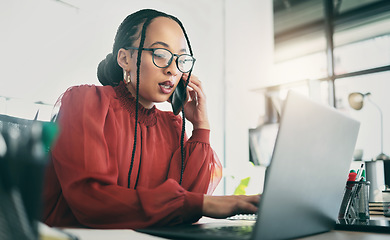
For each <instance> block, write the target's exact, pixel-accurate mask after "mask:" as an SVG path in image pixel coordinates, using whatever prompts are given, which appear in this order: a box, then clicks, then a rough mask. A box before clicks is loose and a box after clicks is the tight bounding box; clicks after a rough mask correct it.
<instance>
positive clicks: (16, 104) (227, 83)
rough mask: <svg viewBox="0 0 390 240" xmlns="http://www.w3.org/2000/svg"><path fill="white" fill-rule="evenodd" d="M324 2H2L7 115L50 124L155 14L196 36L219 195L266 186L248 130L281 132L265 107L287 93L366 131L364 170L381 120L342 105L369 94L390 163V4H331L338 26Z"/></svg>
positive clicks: (1, 106) (352, 0)
mask: <svg viewBox="0 0 390 240" xmlns="http://www.w3.org/2000/svg"><path fill="white" fill-rule="evenodd" d="M327 2H331V1H324V0H274V1H271V0H240V1H236V0H213V1H209V0H196V1H189V0H188V1H183V0H164V1H162V0H132V1H128V0H115V1H105V0H2V1H1V2H0V26H1V29H2V33H1V36H2V37H1V44H0V52H1V53H2V57H1V60H0V61H1V64H0V66H1V72H2V78H1V79H0V113H1V114H9V115H13V116H18V117H23V118H29V119H32V118H33V117H34V116H35V113H36V111H37V110H38V109H39V119H41V120H49V119H50V114H51V112H52V108H53V105H54V103H55V102H56V100H57V98H58V97H59V96H60V94H61V93H62V92H64V91H65V90H66V89H67V88H68V87H70V86H72V85H77V84H99V82H98V81H97V78H96V67H97V64H98V63H99V62H100V61H101V60H102V59H103V58H104V57H105V56H106V54H107V53H109V52H110V51H111V48H112V44H113V39H114V36H115V33H116V29H117V27H118V26H119V24H120V23H121V21H122V20H123V19H124V18H125V17H126V16H127V15H128V14H130V13H132V12H134V11H136V10H138V9H141V8H154V9H158V10H162V11H166V12H167V13H170V14H173V15H175V16H177V17H178V18H179V19H181V20H182V22H183V24H184V26H185V27H186V29H187V31H188V34H189V36H190V40H191V43H192V45H193V49H194V53H195V57H196V58H197V62H196V66H195V69H194V74H196V75H197V76H198V77H199V78H200V79H201V80H202V82H203V83H204V86H205V88H206V94H207V99H208V112H209V117H210V124H211V127H212V135H211V142H212V145H213V147H214V149H215V151H216V152H217V154H218V156H219V157H220V159H221V161H222V162H223V164H224V166H225V171H224V172H225V175H224V176H225V178H224V181H223V182H222V183H221V184H220V187H219V188H218V189H217V191H216V194H231V193H233V192H234V189H235V187H236V186H237V184H238V183H239V182H240V180H241V179H243V178H245V177H247V176H251V182H252V183H253V182H255V181H258V180H261V179H262V176H263V174H264V167H261V166H256V167H255V166H253V165H252V164H251V163H250V162H249V159H250V156H249V129H254V128H256V127H259V125H264V124H269V123H274V122H275V121H276V120H277V118H275V117H274V115H273V114H272V116H270V114H271V113H274V111H275V109H274V108H272V109H271V111H270V109H269V106H270V105H269V101H270V99H272V100H273V101H274V103H275V104H276V105H277V103H278V101H282V100H283V98H284V96H285V94H286V92H287V90H289V89H294V90H297V91H299V92H301V93H303V94H306V95H308V96H310V97H311V98H313V99H316V100H318V101H321V102H324V103H327V104H330V105H333V106H335V107H337V108H338V109H340V111H344V112H345V113H346V114H349V115H351V116H352V117H354V118H356V119H358V120H359V121H361V123H362V125H361V130H360V134H359V139H358V143H357V146H356V148H357V149H362V150H363V156H362V158H363V159H364V160H369V159H371V158H373V157H375V156H376V155H378V154H379V153H380V118H379V112H378V110H377V109H376V108H375V107H374V106H373V105H371V104H369V103H366V104H365V106H364V108H363V109H362V110H360V111H355V110H353V109H352V108H350V107H349V105H348V101H347V97H348V94H349V93H351V92H355V91H358V92H363V93H365V92H371V94H372V95H371V100H372V101H374V102H375V103H376V104H377V105H378V106H379V107H380V109H381V110H382V113H383V121H384V122H383V123H384V124H383V133H384V135H383V146H384V152H385V153H387V154H390V105H389V104H386V103H387V101H388V100H387V95H388V94H387V92H388V91H389V90H390V1H388V0H338V1H333V2H334V3H335V6H334V8H332V9H333V11H331V15H329V11H326V9H327V7H326V3H327ZM326 23H327V24H326ZM329 27H331V29H330V28H329ZM332 29H333V31H330V30H332ZM329 32H334V34H333V38H332V41H330V38H329V37H330V36H329ZM330 42H331V44H330ZM332 49H333V51H331V50H332ZM332 59H333V61H331V60H332ZM159 108H161V109H169V105H167V104H159ZM188 129H191V128H190V126H189V127H188ZM189 133H190V132H189ZM270 145H272V144H270ZM258 191H261V188H260V189H259V186H253V185H250V186H248V188H247V193H255V192H258Z"/></svg>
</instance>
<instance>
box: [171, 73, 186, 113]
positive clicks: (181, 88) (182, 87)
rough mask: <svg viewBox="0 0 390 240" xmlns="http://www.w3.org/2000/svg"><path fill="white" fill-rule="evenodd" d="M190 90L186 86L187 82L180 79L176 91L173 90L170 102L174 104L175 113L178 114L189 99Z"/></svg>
mask: <svg viewBox="0 0 390 240" xmlns="http://www.w3.org/2000/svg"><path fill="white" fill-rule="evenodd" d="M188 95H189V94H188V90H187V87H186V82H185V81H184V80H183V79H180V81H179V83H178V84H177V87H176V89H175V91H173V93H172V95H171V97H170V98H169V102H170V103H171V105H172V110H173V114H175V115H177V114H179V113H180V111H181V109H182V108H183V106H184V104H186V102H187V101H188Z"/></svg>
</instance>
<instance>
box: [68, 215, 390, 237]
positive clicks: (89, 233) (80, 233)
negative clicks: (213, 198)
mask: <svg viewBox="0 0 390 240" xmlns="http://www.w3.org/2000/svg"><path fill="white" fill-rule="evenodd" d="M224 221H229V220H225V219H210V218H205V217H203V218H202V219H201V220H200V221H199V222H200V223H207V222H214V223H218V222H224ZM64 230H65V231H66V232H69V233H71V234H74V235H75V236H77V237H79V239H80V240H107V239H108V240H130V239H137V240H161V239H165V238H160V237H155V236H151V235H148V234H143V233H139V232H136V231H133V230H100V229H74V228H73V229H72V228H68V229H64ZM389 238H390V234H385V233H369V232H351V231H330V232H326V233H321V234H317V235H313V236H308V237H304V238H299V239H302V240H329V239H332V240H356V239H359V240H385V239H386V240H388V239H389Z"/></svg>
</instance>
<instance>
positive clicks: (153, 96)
mask: <svg viewBox="0 0 390 240" xmlns="http://www.w3.org/2000/svg"><path fill="white" fill-rule="evenodd" d="M139 41H140V39H138V40H137V41H136V42H135V43H134V45H133V46H139ZM144 48H164V49H167V50H169V51H170V52H171V53H173V54H178V55H180V54H184V53H186V39H185V37H184V34H183V31H182V29H181V28H180V26H179V25H178V24H177V23H176V22H175V21H174V20H172V19H169V18H166V17H157V18H155V19H154V20H152V22H151V23H150V25H149V26H148V28H147V30H146V37H145V43H144ZM127 51H129V52H130V51H134V50H127ZM137 54H138V52H137V50H135V51H134V53H133V54H130V56H131V57H130V59H131V60H130V76H131V79H132V81H131V83H130V84H128V87H127V88H128V89H129V91H130V92H131V93H132V95H133V96H136V95H135V93H136V80H137V67H136V63H137ZM152 54H153V52H152V51H145V50H144V51H143V52H142V57H141V65H140V69H141V71H140V86H139V101H140V103H141V104H142V105H143V106H144V107H146V108H150V107H152V106H153V103H154V102H165V101H167V100H168V99H169V97H170V96H171V94H172V93H173V91H174V90H175V88H176V86H177V84H178V83H179V80H180V78H181V76H182V72H180V71H179V69H177V66H176V57H174V58H173V60H172V62H171V64H170V65H169V66H168V67H167V68H159V67H157V66H156V65H154V63H153V60H152Z"/></svg>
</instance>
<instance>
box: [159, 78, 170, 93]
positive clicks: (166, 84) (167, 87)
mask: <svg viewBox="0 0 390 240" xmlns="http://www.w3.org/2000/svg"><path fill="white" fill-rule="evenodd" d="M158 85H159V86H160V89H161V92H162V93H164V94H170V93H171V92H172V89H173V86H174V84H173V82H171V81H165V82H162V83H159V84H158Z"/></svg>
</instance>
